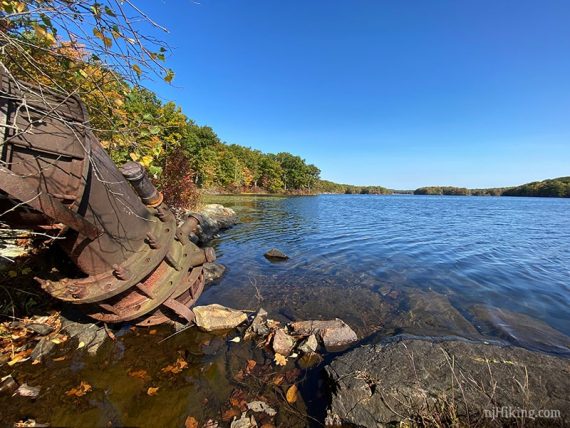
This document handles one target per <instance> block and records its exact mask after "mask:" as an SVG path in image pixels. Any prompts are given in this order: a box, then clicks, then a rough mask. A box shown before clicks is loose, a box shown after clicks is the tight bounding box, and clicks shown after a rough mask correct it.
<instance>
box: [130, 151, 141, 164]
mask: <svg viewBox="0 0 570 428" xmlns="http://www.w3.org/2000/svg"><path fill="white" fill-rule="evenodd" d="M129 157H130V158H131V159H132V160H133V161H135V162H136V161H138V160H139V155H138V154H136V153H135V152H131V153H129Z"/></svg>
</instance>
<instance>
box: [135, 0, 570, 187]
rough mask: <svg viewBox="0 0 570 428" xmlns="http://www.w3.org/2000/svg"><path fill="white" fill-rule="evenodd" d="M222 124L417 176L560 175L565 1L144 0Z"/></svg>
mask: <svg viewBox="0 0 570 428" xmlns="http://www.w3.org/2000/svg"><path fill="white" fill-rule="evenodd" d="M137 4H138V5H140V6H141V8H143V9H144V10H145V11H146V12H148V13H149V14H150V15H151V16H152V17H153V18H155V19H156V20H157V21H158V22H160V23H161V24H163V25H165V26H166V27H167V28H168V29H169V30H170V33H169V34H167V35H163V36H162V37H163V38H164V39H165V40H166V41H167V42H168V43H169V44H170V46H171V47H172V48H173V52H172V55H171V56H170V58H169V59H168V65H169V66H170V67H172V68H173V69H174V70H175V72H176V77H175V79H174V81H173V86H172V87H169V86H167V85H165V84H161V83H158V82H156V83H152V84H151V85H150V86H151V87H152V88H153V89H154V90H156V91H157V92H158V93H159V94H160V96H161V97H162V98H163V99H164V100H174V101H175V102H177V103H178V104H180V105H181V106H182V108H183V110H184V112H185V113H186V114H187V115H188V116H189V117H191V118H192V119H194V120H196V121H197V122H198V123H199V124H203V125H209V126H211V127H212V128H214V130H215V131H216V132H217V133H218V135H219V136H220V138H221V139H222V140H224V141H227V142H229V143H236V144H242V145H245V146H249V147H253V148H256V149H260V150H262V151H266V152H280V151H288V152H291V153H294V154H298V155H300V156H301V157H303V158H305V159H306V160H307V161H308V162H311V163H314V164H316V165H317V166H318V167H319V168H321V171H322V173H321V176H322V178H325V179H329V180H333V181H337V182H342V183H351V184H360V185H373V184H378V185H383V186H387V187H391V188H398V189H404V188H406V189H407V188H416V187H419V186H423V185H457V186H467V187H491V186H507V185H514V184H521V183H524V182H528V181H533V180H538V179H544V178H550V177H556V176H562V175H570V1H567V0H561V1H549V0H547V1H540V2H539V1H526V0H517V1H496V0H492V1H486V0H463V1H456V0H433V1H432V0H430V1H421V2H420V1H410V0H402V1H381V0H371V1H361V0H350V1H349V0H344V1H334V0H329V1H316V0H311V1H308V0H299V1H294V0H287V1H273V0H263V1H261V0H260V1H253V0H248V1H245V0H244V1H237V0H225V1H221V0H220V1H213V0H199V1H191V0H146V1H138V2H137Z"/></svg>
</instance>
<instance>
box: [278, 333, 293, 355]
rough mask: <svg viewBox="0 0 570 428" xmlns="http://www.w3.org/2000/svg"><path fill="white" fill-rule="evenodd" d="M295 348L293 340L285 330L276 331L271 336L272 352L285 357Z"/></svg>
mask: <svg viewBox="0 0 570 428" xmlns="http://www.w3.org/2000/svg"><path fill="white" fill-rule="evenodd" d="M294 347H295V339H293V338H292V337H291V336H289V335H288V334H287V332H286V331H285V329H282V328H280V329H278V330H277V331H275V335H274V336H273V351H274V352H276V353H278V354H281V355H284V356H285V357H287V356H288V355H289V354H290V353H291V351H292V350H293V348H294Z"/></svg>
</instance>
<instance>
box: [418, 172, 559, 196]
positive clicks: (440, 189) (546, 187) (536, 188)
mask: <svg viewBox="0 0 570 428" xmlns="http://www.w3.org/2000/svg"><path fill="white" fill-rule="evenodd" d="M414 194H415V195H454V196H542V197H553V198H570V177H559V178H553V179H549V180H543V181H535V182H532V183H527V184H523V185H521V186H516V187H506V188H505V187H496V188H489V189H467V188H465V187H452V186H430V187H420V188H419V189H416V190H414Z"/></svg>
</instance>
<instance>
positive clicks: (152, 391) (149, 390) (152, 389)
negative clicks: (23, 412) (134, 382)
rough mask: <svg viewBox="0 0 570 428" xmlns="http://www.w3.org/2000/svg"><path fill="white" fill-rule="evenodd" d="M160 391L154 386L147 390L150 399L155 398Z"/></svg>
mask: <svg viewBox="0 0 570 428" xmlns="http://www.w3.org/2000/svg"><path fill="white" fill-rule="evenodd" d="M159 389H160V387H159V386H157V387H154V386H150V387H149V388H148V389H147V390H146V395H148V396H150V397H154V396H155V395H156V394H157V393H158V390H159Z"/></svg>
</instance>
